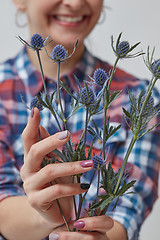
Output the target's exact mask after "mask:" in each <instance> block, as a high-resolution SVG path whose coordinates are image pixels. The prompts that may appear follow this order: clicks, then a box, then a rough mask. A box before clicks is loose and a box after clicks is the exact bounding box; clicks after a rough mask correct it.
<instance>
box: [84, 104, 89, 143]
mask: <svg viewBox="0 0 160 240" xmlns="http://www.w3.org/2000/svg"><path fill="white" fill-rule="evenodd" d="M87 126H88V107H87V109H86V121H85V130H84V132H85V134H84V145H85V144H86V138H87Z"/></svg>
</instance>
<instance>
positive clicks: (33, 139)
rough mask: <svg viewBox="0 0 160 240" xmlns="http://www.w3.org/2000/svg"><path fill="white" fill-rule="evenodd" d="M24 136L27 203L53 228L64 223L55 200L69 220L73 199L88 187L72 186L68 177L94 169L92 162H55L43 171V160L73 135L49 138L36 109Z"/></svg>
mask: <svg viewBox="0 0 160 240" xmlns="http://www.w3.org/2000/svg"><path fill="white" fill-rule="evenodd" d="M39 128H40V132H41V137H42V140H41V141H40V140H39V134H38V129H39ZM22 137H23V143H24V149H25V153H24V165H23V167H22V169H21V177H22V179H23V182H24V190H25V192H26V194H27V197H28V202H29V203H30V205H31V206H32V207H33V208H34V209H36V210H37V212H38V213H39V214H40V216H41V217H43V218H44V219H45V220H47V222H49V223H51V224H52V226H53V228H54V227H56V226H57V225H59V224H62V223H64V221H63V219H62V215H61V213H60V211H59V208H58V205H57V201H56V199H59V202H60V205H61V207H62V210H63V212H64V215H65V217H66V219H69V218H70V217H71V213H72V209H73V203H72V197H71V196H72V195H77V194H80V193H83V192H85V191H87V188H86V189H84V186H87V185H83V186H82V185H81V184H79V183H74V184H73V183H71V178H70V177H69V176H71V175H73V174H80V173H84V172H86V171H89V170H91V169H92V167H93V162H92V161H91V160H89V161H78V162H73V163H72V162H71V163H54V164H49V165H47V166H45V167H43V168H42V167H41V164H42V161H43V158H44V157H45V156H46V155H48V156H49V155H51V154H52V151H53V150H54V149H56V148H59V147H62V146H63V145H64V144H65V143H66V142H67V141H68V140H69V138H70V133H69V132H68V131H67V132H60V133H56V134H54V135H53V136H50V135H49V134H48V133H47V131H46V130H45V129H44V128H42V127H41V126H40V113H39V110H38V109H37V108H35V109H34V116H33V117H31V118H30V119H29V122H28V124H27V126H26V128H25V130H24V132H23V134H22ZM66 177H67V178H66ZM51 182H52V183H53V185H51V184H50V183H51ZM82 188H83V189H82ZM53 228H52V229H53Z"/></svg>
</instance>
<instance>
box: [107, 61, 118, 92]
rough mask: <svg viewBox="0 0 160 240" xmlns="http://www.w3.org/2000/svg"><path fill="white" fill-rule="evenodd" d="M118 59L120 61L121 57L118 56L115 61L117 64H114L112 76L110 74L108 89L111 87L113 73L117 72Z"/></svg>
mask: <svg viewBox="0 0 160 240" xmlns="http://www.w3.org/2000/svg"><path fill="white" fill-rule="evenodd" d="M118 61H119V57H117V59H116V61H115V64H114V66H113V69H112V73H111V76H110V80H109V83H108V90H109V89H110V85H111V81H112V78H113V75H114V73H115V69H116V66H117V63H118Z"/></svg>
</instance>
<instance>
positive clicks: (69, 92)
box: [60, 81, 78, 100]
mask: <svg viewBox="0 0 160 240" xmlns="http://www.w3.org/2000/svg"><path fill="white" fill-rule="evenodd" d="M60 83H61V86H62V87H63V88H64V89H65V91H66V92H67V93H68V94H69V95H70V96H71V97H72V98H74V99H75V100H78V99H77V98H76V97H75V96H74V95H73V94H72V93H71V91H70V90H69V88H68V87H67V86H66V84H65V83H64V82H62V81H61V82H60Z"/></svg>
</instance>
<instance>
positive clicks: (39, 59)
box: [36, 50, 47, 95]
mask: <svg viewBox="0 0 160 240" xmlns="http://www.w3.org/2000/svg"><path fill="white" fill-rule="evenodd" d="M36 52H37V57H38V61H39V66H40V70H41V75H42V81H43V86H44V92H45V94H46V95H47V88H46V83H45V79H44V73H43V68H42V63H41V58H40V54H39V50H37V51H36Z"/></svg>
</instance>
